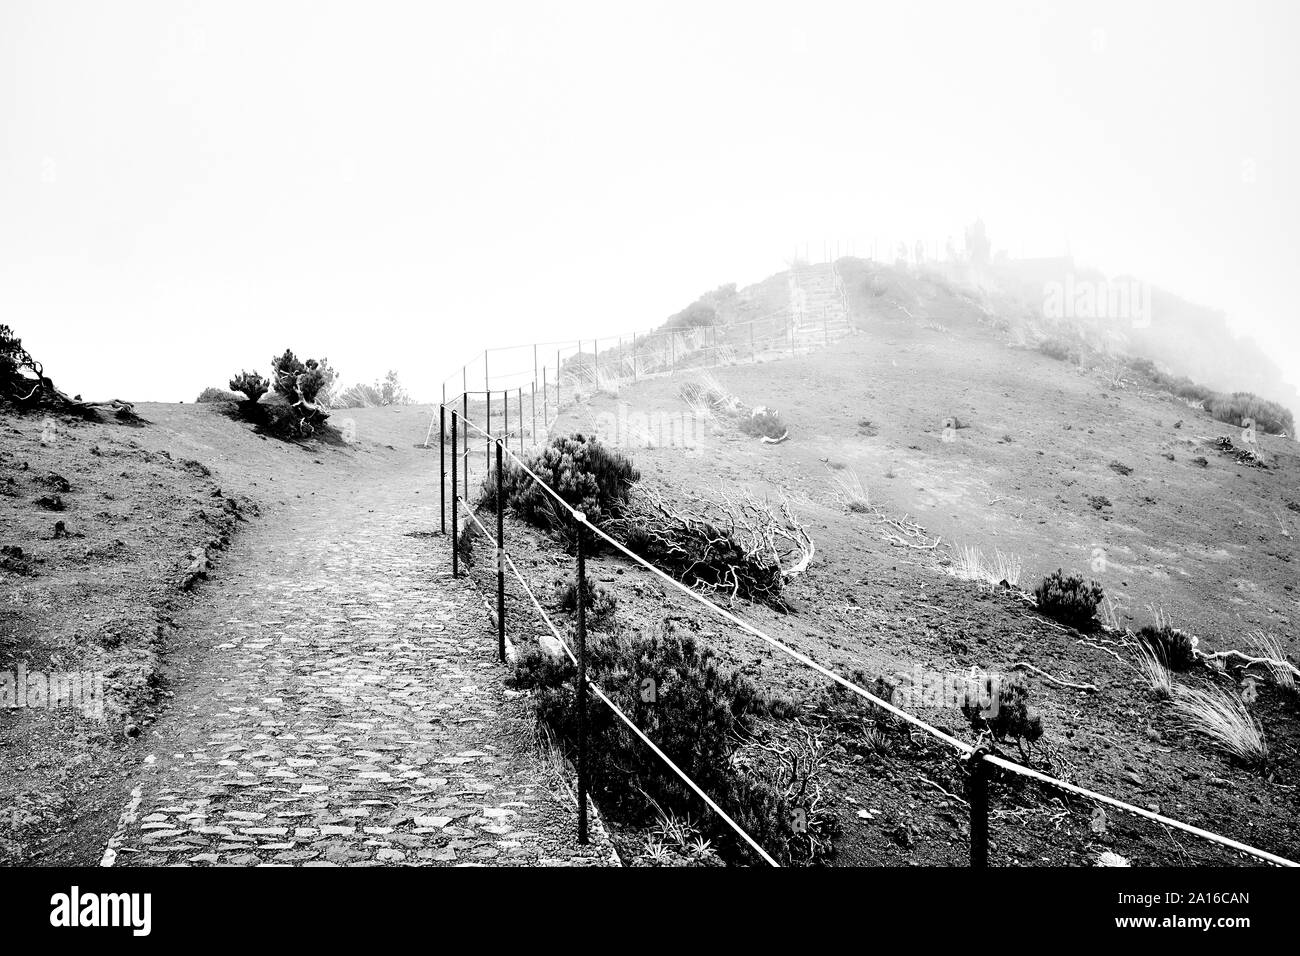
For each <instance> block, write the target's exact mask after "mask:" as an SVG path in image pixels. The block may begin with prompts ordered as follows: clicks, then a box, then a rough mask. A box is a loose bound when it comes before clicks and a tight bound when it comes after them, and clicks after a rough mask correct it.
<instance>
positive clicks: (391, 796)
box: [105, 413, 610, 866]
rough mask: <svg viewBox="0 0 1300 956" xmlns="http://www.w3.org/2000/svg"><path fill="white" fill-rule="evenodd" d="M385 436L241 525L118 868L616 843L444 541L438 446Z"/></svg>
mask: <svg viewBox="0 0 1300 956" xmlns="http://www.w3.org/2000/svg"><path fill="white" fill-rule="evenodd" d="M362 414H364V413H362ZM160 437H165V436H160ZM417 437H422V435H421V436H417ZM383 449H387V452H388V453H387V454H384V453H383ZM378 450H379V452H380V457H379V458H378V459H377V460H375V461H371V462H365V461H363V460H356V461H353V462H350V463H348V465H350V467H349V466H347V465H345V466H343V467H338V466H337V465H336V462H334V461H333V460H332V457H331V456H337V457H343V456H345V455H346V454H347V452H346V450H343V451H336V450H334V449H324V450H322V452H321V453H320V454H321V457H320V459H313V458H312V457H311V454H312V453H311V452H310V451H307V450H303V458H302V462H303V465H300V466H299V467H297V468H293V469H281V470H278V471H277V472H276V474H275V480H276V484H275V486H274V487H275V488H276V489H277V490H278V491H279V492H280V493H281V494H284V495H289V496H292V497H287V498H286V499H285V500H284V501H282V502H280V505H281V506H280V507H278V508H277V507H275V505H274V504H272V506H271V507H270V508H268V509H267V511H268V513H267V514H266V516H265V517H264V519H263V520H262V521H260V522H256V523H254V524H252V525H251V526H250V527H249V528H248V529H247V530H246V531H245V532H244V533H243V534H242V535H240V536H239V537H238V539H237V540H236V543H235V545H234V547H233V548H232V549H231V550H230V551H229V552H228V553H227V554H226V555H225V556H224V558H223V560H222V563H221V567H220V569H219V572H218V574H217V575H216V576H215V577H214V580H213V581H212V582H211V583H210V584H208V585H207V586H206V589H205V593H204V594H203V595H202V597H201V599H200V600H199V601H198V602H197V603H196V604H195V606H194V607H192V608H191V609H190V610H189V611H188V612H187V614H186V615H185V617H184V619H183V620H182V621H180V622H179V623H181V628H180V634H181V635H184V644H183V645H180V646H178V647H176V648H174V652H173V653H172V655H171V657H170V662H169V670H170V673H169V683H170V686H171V687H172V688H173V690H174V692H175V698H174V700H173V701H172V706H171V708H170V709H169V711H168V713H167V714H166V715H165V716H164V717H163V718H162V719H161V720H160V721H159V722H158V723H157V724H156V725H155V726H154V727H153V728H151V730H150V732H149V733H148V734H147V735H146V736H145V737H144V738H142V740H141V742H140V747H139V753H140V756H141V760H142V762H141V765H140V769H139V771H138V773H137V774H136V775H135V778H134V779H133V780H132V781H131V782H130V787H131V796H130V798H129V800H128V801H127V807H126V810H125V811H124V812H123V815H122V820H121V822H120V824H119V826H118V829H117V832H116V834H115V835H114V836H113V837H112V839H111V840H110V841H109V848H108V850H107V852H106V853H105V862H112V863H114V865H118V866H123V865H155V864H167V863H170V864H177V863H181V864H185V863H188V864H233V865H241V866H246V865H257V864H305V865H330V864H352V865H357V864H367V865H369V864H401V863H405V864H424V863H431V864H453V863H474V862H481V863H491V864H547V865H580V864H582V865H585V864H598V863H603V862H605V861H606V860H607V859H608V858H609V856H610V847H609V844H608V842H607V841H606V840H604V839H603V838H602V837H597V838H595V839H594V841H593V845H592V846H591V847H588V848H579V847H578V846H577V845H576V840H575V833H576V812H575V808H574V805H573V803H572V801H571V798H570V797H569V796H568V795H567V792H566V790H565V788H564V784H563V782H562V781H561V779H560V777H559V776H558V774H557V773H556V771H555V770H554V769H553V768H552V767H550V766H549V765H548V764H547V762H546V761H545V760H544V759H543V758H541V757H540V756H538V754H537V753H536V751H535V748H534V744H533V729H532V722H531V717H530V715H529V713H528V711H527V708H526V706H525V702H524V701H523V700H522V699H516V695H515V694H514V692H512V691H510V690H509V689H507V688H506V687H505V685H504V678H505V674H506V671H505V669H504V668H503V667H501V666H500V665H498V664H497V662H496V660H495V646H496V644H495V635H494V633H492V632H491V625H490V622H489V621H488V619H487V618H486V615H485V614H484V612H483V608H482V606H481V598H480V597H479V596H478V595H477V594H476V593H475V592H474V591H472V590H471V589H470V587H469V585H468V584H466V583H465V582H461V581H457V582H453V581H452V579H451V578H450V577H449V573H448V565H449V553H448V550H447V543H446V542H444V540H443V539H441V538H439V537H434V536H431V535H429V532H430V531H431V530H432V529H436V527H437V521H438V511H437V504H438V502H437V498H436V496H434V495H433V494H430V493H428V491H427V490H426V494H425V496H424V497H425V500H424V501H423V502H422V501H421V498H420V496H419V492H420V490H421V489H422V488H424V489H430V483H429V481H428V474H427V473H426V472H425V471H424V469H426V468H427V467H428V465H429V462H430V461H431V459H430V457H429V456H428V455H427V453H422V452H418V451H414V450H412V449H411V444H410V442H409V441H408V442H407V444H406V449H405V450H396V449H393V448H392V446H382V447H380V448H379V449H378ZM364 452H365V449H362V453H361V454H359V455H358V458H361V457H363V455H364ZM310 463H314V464H316V465H317V466H318V467H316V468H315V470H314V472H313V471H310V470H309V469H311V468H312V464H310ZM337 464H342V463H341V462H340V463H337ZM321 465H323V466H324V467H323V468H322V467H319V466H321ZM434 467H436V464H435V465H434ZM265 477H267V478H270V477H271V476H270V475H267V476H265ZM245 480H249V482H250V484H255V483H256V482H255V481H253V480H252V479H250V478H248V477H247V476H245ZM435 480H436V479H435ZM263 487H265V486H263ZM435 487H436V486H435Z"/></svg>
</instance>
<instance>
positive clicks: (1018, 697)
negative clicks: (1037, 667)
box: [961, 677, 1043, 746]
mask: <svg viewBox="0 0 1300 956" xmlns="http://www.w3.org/2000/svg"><path fill="white" fill-rule="evenodd" d="M961 712H962V713H963V714H964V715H965V716H966V719H967V720H968V721H970V725H971V728H972V729H973V730H975V731H979V732H982V731H988V732H989V733H991V734H992V735H993V737H994V739H995V740H1006V739H1007V738H1008V737H1009V738H1011V739H1012V740H1014V741H1016V744H1017V745H1020V744H1021V742H1022V741H1023V742H1024V743H1025V744H1029V745H1030V746H1032V745H1033V744H1034V743H1036V742H1037V741H1038V739H1039V738H1040V737H1042V736H1043V719H1042V718H1041V717H1039V716H1038V715H1037V714H1036V713H1034V712H1033V711H1032V710H1030V708H1029V687H1028V686H1027V685H1026V684H1025V682H1024V680H1023V679H1022V678H1020V677H1003V678H1001V679H1000V680H998V681H997V682H996V684H995V685H994V687H993V706H992V707H990V708H989V709H988V711H985V710H984V709H983V708H981V707H980V703H979V698H978V696H977V695H975V694H968V695H967V696H966V699H965V700H964V701H963V702H962V705H961Z"/></svg>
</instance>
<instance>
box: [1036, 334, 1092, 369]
mask: <svg viewBox="0 0 1300 956" xmlns="http://www.w3.org/2000/svg"><path fill="white" fill-rule="evenodd" d="M1038 351H1040V352H1042V353H1043V354H1044V355H1046V356H1048V357H1050V358H1054V359H1056V360H1057V361H1059V362H1064V361H1066V360H1069V361H1071V362H1073V363H1074V364H1075V365H1078V364H1079V363H1080V362H1082V361H1083V355H1082V353H1080V351H1079V349H1078V348H1077V347H1076V346H1075V345H1073V344H1072V343H1071V342H1069V341H1068V340H1066V339H1062V338H1054V339H1046V340H1045V341H1043V342H1040V343H1039V345H1038Z"/></svg>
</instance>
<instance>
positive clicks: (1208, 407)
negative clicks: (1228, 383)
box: [1128, 358, 1296, 438]
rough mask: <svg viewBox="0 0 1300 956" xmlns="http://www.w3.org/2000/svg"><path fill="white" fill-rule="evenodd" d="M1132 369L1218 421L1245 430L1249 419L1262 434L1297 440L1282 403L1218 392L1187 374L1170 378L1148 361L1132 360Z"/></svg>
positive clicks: (1247, 393) (1290, 419)
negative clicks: (1200, 408)
mask: <svg viewBox="0 0 1300 956" xmlns="http://www.w3.org/2000/svg"><path fill="white" fill-rule="evenodd" d="M1128 367H1129V368H1130V369H1132V370H1133V371H1134V372H1136V373H1138V374H1139V375H1141V376H1142V377H1143V378H1145V379H1146V380H1147V381H1148V382H1149V383H1150V384H1151V385H1154V386H1155V387H1157V388H1160V389H1163V390H1164V391H1167V392H1169V393H1171V394H1173V395H1177V396H1178V397H1179V398H1181V399H1185V400H1186V401H1191V402H1197V403H1199V404H1200V406H1201V407H1202V408H1203V409H1204V410H1205V411H1207V412H1209V413H1210V417H1211V418H1213V419H1214V420H1215V421H1220V422H1225V423H1227V424H1229V425H1236V426H1238V427H1244V426H1245V424H1246V422H1247V421H1248V420H1249V421H1251V422H1254V424H1255V427H1256V428H1258V429H1259V430H1260V431H1262V432H1266V433H1268V434H1271V435H1289V436H1291V437H1292V438H1294V437H1295V434H1296V432H1295V418H1294V416H1293V415H1292V414H1291V411H1290V409H1288V408H1286V407H1285V406H1283V405H1281V404H1279V403H1278V402H1274V401H1270V400H1269V399H1266V398H1261V397H1260V396H1259V395H1256V394H1255V393H1253V392H1232V393H1231V394H1228V393H1224V392H1217V391H1215V390H1214V389H1212V388H1210V387H1209V386H1208V385H1201V384H1199V383H1197V382H1193V381H1192V380H1191V379H1190V378H1188V377H1187V376H1185V375H1170V374H1169V373H1167V372H1164V371H1162V370H1161V369H1160V368H1159V367H1158V366H1157V365H1156V364H1155V362H1153V361H1151V360H1150V359H1147V358H1132V359H1128Z"/></svg>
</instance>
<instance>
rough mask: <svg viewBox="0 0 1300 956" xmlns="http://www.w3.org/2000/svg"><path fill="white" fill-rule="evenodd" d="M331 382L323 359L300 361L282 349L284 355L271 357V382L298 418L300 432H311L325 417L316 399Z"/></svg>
mask: <svg viewBox="0 0 1300 956" xmlns="http://www.w3.org/2000/svg"><path fill="white" fill-rule="evenodd" d="M332 381H333V372H332V370H331V369H330V368H329V365H328V363H327V362H320V361H317V360H316V359H307V361H305V362H303V361H301V360H299V358H298V356H296V355H294V354H293V350H292V349H285V350H284V354H283V355H280V356H277V357H275V358H272V359H271V382H272V385H273V386H274V388H275V391H276V393H277V394H279V395H280V396H282V397H283V398H284V399H285V401H286V402H288V404H289V407H290V408H292V409H293V411H294V413H295V414H296V415H297V418H298V431H299V433H300V434H301V435H303V436H307V435H311V434H312V433H313V432H314V431H315V430H316V429H315V426H316V425H317V424H319V423H321V422H323V421H325V419H327V418H329V413H328V412H327V411H326V410H325V406H324V404H323V403H320V402H318V401H317V399H318V397H319V396H320V394H321V392H322V390H324V389H325V388H326V387H327V385H328V384H329V383H330V382H332Z"/></svg>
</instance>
